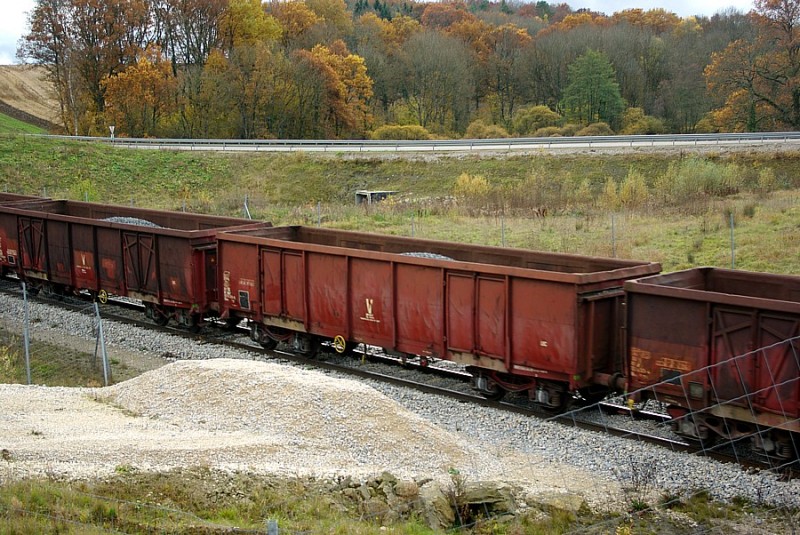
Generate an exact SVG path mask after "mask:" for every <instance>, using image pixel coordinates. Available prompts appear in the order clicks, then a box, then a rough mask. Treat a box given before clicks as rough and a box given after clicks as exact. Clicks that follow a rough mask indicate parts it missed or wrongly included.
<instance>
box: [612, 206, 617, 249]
mask: <svg viewBox="0 0 800 535" xmlns="http://www.w3.org/2000/svg"><path fill="white" fill-rule="evenodd" d="M611 256H612V257H614V258H616V257H617V223H616V221H615V219H614V214H611Z"/></svg>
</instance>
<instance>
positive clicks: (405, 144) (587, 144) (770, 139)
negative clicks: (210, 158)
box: [45, 132, 800, 153]
mask: <svg viewBox="0 0 800 535" xmlns="http://www.w3.org/2000/svg"><path fill="white" fill-rule="evenodd" d="M45 137H48V138H56V139H68V140H73V141H82V142H87V143H107V144H113V145H114V146H118V147H128V148H136V149H152V150H185V151H226V152H227V151H233V152H235V151H240V152H332V153H353V152H364V153H371V152H374V153H379V152H380V153H385V152H476V151H536V150H558V149H572V150H575V149H595V150H599V149H627V148H648V147H650V148H691V147H714V146H719V147H722V146H741V145H746V146H758V145H778V144H786V143H794V144H800V132H762V133H748V134H665V135H649V136H648V135H637V136H596V137H547V138H504V139H454V140H430V141H372V140H308V139H151V138H147V139H134V138H116V139H112V138H111V137H102V138H101V137H81V136H45Z"/></svg>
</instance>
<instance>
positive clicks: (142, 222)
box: [102, 216, 164, 228]
mask: <svg viewBox="0 0 800 535" xmlns="http://www.w3.org/2000/svg"><path fill="white" fill-rule="evenodd" d="M102 221H108V222H110V223H122V224H123V225H136V226H138V227H150V228H164V227H162V226H161V225H156V224H155V223H153V222H152V221H148V220H146V219H139V218H137V217H120V216H113V217H107V218H105V219H102Z"/></svg>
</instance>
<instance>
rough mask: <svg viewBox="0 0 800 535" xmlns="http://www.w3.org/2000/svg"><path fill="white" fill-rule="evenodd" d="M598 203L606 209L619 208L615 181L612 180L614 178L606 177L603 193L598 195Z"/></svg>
mask: <svg viewBox="0 0 800 535" xmlns="http://www.w3.org/2000/svg"><path fill="white" fill-rule="evenodd" d="M600 205H601V206H603V207H604V208H606V209H607V210H616V209H617V208H619V195H618V194H617V183H616V182H614V179H613V178H611V177H608V178H607V179H606V185H605V186H604V187H603V193H602V194H601V195H600Z"/></svg>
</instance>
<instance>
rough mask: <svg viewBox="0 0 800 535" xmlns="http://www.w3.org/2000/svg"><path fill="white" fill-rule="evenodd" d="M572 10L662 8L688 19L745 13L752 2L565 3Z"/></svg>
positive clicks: (588, 0)
mask: <svg viewBox="0 0 800 535" xmlns="http://www.w3.org/2000/svg"><path fill="white" fill-rule="evenodd" d="M567 4H569V5H570V6H571V7H572V9H579V8H582V7H586V8H589V9H591V10H593V11H600V12H603V13H605V14H606V15H611V14H613V13H616V12H617V11H622V10H623V9H632V8H641V9H655V8H659V7H660V8H663V9H665V10H667V11H671V12H673V13H676V14H677V15H679V16H681V17H689V16H691V15H708V16H710V15H713V14H714V13H716V12H718V11H720V10H723V9H726V8H729V7H734V8H736V9H738V10H739V11H742V12H744V13H747V12H748V11H750V10H751V9H753V2H752V0H706V1H705V2H696V1H690V0H678V1H672V2H670V1H667V0H633V1H626V0H621V1H613V0H575V1H573V2H570V1H567Z"/></svg>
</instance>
